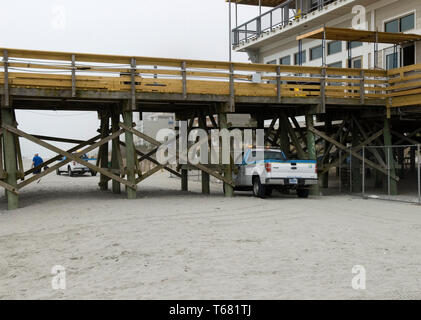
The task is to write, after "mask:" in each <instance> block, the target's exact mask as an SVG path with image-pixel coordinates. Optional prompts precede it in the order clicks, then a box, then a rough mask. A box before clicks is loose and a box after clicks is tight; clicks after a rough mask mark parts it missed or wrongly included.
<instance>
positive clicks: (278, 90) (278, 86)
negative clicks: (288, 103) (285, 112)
mask: <svg viewBox="0 0 421 320" xmlns="http://www.w3.org/2000/svg"><path fill="white" fill-rule="evenodd" d="M276 96H277V99H278V103H281V97H282V96H281V66H277V67H276Z"/></svg>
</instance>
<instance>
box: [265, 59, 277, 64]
mask: <svg viewBox="0 0 421 320" xmlns="http://www.w3.org/2000/svg"><path fill="white" fill-rule="evenodd" d="M266 64H276V59H275V60H271V61H269V62H266Z"/></svg>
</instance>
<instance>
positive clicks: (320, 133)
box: [308, 127, 399, 181]
mask: <svg viewBox="0 0 421 320" xmlns="http://www.w3.org/2000/svg"><path fill="white" fill-rule="evenodd" d="M308 130H310V131H311V132H313V133H314V134H315V135H318V136H319V137H321V138H323V139H324V140H326V141H328V142H330V143H332V144H334V145H335V146H336V147H337V148H338V149H341V150H343V151H345V152H349V149H348V148H347V147H345V146H344V145H343V144H341V143H339V142H337V141H336V140H333V139H332V138H330V137H329V136H327V135H325V134H324V133H323V132H321V131H319V130H317V129H315V128H314V127H308ZM381 132H382V133H383V131H381ZM382 133H381V134H382ZM360 149H362V146H361V148H360ZM357 152H358V148H357V149H356V150H354V151H353V150H351V152H350V153H351V154H352V156H353V157H355V158H357V159H358V160H360V161H364V162H365V164H366V165H367V166H369V167H371V168H373V169H375V170H377V171H380V172H381V173H383V174H385V175H388V171H387V170H385V169H384V168H382V167H381V166H379V165H377V164H375V163H374V162H373V161H371V160H368V159H364V158H363V157H362V156H361V155H359V154H358V153H357ZM390 177H391V178H392V179H393V180H396V181H399V177H397V176H396V175H394V174H391V175H390Z"/></svg>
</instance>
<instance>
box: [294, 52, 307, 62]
mask: <svg viewBox="0 0 421 320" xmlns="http://www.w3.org/2000/svg"><path fill="white" fill-rule="evenodd" d="M306 61H307V52H306V51H301V63H306ZM294 64H295V65H299V64H300V61H299V56H298V52H297V53H295V54H294Z"/></svg>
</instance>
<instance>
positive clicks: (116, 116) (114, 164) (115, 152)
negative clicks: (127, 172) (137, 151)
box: [111, 111, 122, 194]
mask: <svg viewBox="0 0 421 320" xmlns="http://www.w3.org/2000/svg"><path fill="white" fill-rule="evenodd" d="M119 122H120V113H119V112H118V111H114V112H113V113H112V114H111V126H112V131H113V133H114V132H116V131H118V130H119V129H120V126H119V125H118V124H119ZM119 152H120V137H117V138H115V139H113V141H112V153H111V168H112V169H114V170H116V169H119V168H120V163H119ZM121 174H122V173H120V175H121ZM112 184H113V193H115V194H120V193H121V185H120V182H118V181H115V180H113V182H112Z"/></svg>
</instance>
